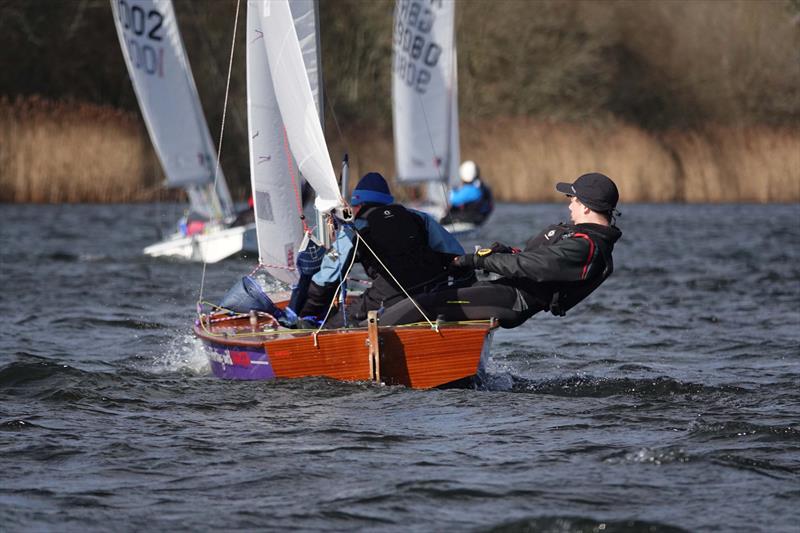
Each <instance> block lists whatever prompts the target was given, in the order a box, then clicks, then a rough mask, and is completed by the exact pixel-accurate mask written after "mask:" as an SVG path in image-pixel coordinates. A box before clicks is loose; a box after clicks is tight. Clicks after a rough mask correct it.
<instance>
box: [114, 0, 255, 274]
mask: <svg viewBox="0 0 800 533" xmlns="http://www.w3.org/2000/svg"><path fill="white" fill-rule="evenodd" d="M111 10H112V12H113V14H114V24H115V26H116V28H117V34H118V36H119V41H120V46H121V47H122V52H123V56H124V57H125V64H126V66H127V67H128V73H129V75H130V78H131V81H132V82H133V88H134V91H135V93H136V98H137V100H138V101H139V108H140V109H141V112H142V116H143V117H144V121H145V124H146V125H147V131H148V133H149V134H150V139H151V141H152V143H153V146H154V147H155V150H156V153H157V154H158V158H159V160H160V162H161V166H162V168H163V169H164V174H165V175H166V178H167V179H166V186H167V187H181V188H183V189H185V190H186V193H187V196H188V198H189V209H190V216H192V217H196V218H197V219H198V220H202V221H203V222H204V223H203V225H202V226H203V229H202V231H200V232H198V233H197V234H195V235H187V231H186V230H184V231H176V232H175V233H174V234H173V235H171V236H170V237H168V238H167V239H166V240H164V241H162V242H160V243H156V244H154V245H151V246H148V247H147V248H145V250H144V253H146V254H148V255H152V256H162V255H163V256H177V257H183V258H185V259H192V260H199V261H205V262H208V263H213V262H216V261H219V260H221V259H224V258H225V257H228V256H230V255H232V254H235V253H238V252H240V251H242V248H243V243H244V234H245V232H246V231H248V230H249V231H254V225H253V224H250V225H248V226H238V227H229V224H230V223H231V222H232V221H233V220H234V218H235V214H236V213H235V211H234V206H233V201H232V200H231V196H230V192H229V191H228V186H227V183H226V181H225V177H224V175H223V174H222V170H221V169H220V168H217V166H218V165H217V158H216V150H215V148H214V143H213V142H212V140H211V135H210V133H209V131H208V125H207V124H206V120H205V117H204V115H203V109H202V107H201V105H200V98H199V96H198V93H197V87H196V86H195V82H194V77H193V76H192V71H191V67H190V66H189V60H188V57H187V56H186V50H185V49H184V46H183V41H182V40H181V35H180V32H179V30H178V24H177V20H176V17H175V11H174V9H173V6H172V1H171V0H127V1H125V2H120V1H118V0H111Z"/></svg>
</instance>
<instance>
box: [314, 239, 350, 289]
mask: <svg viewBox="0 0 800 533" xmlns="http://www.w3.org/2000/svg"><path fill="white" fill-rule="evenodd" d="M331 248H333V249H334V250H336V258H335V259H334V258H332V257H331V254H325V258H324V259H323V260H322V266H321V267H320V269H319V272H317V273H316V274H314V277H313V278H312V281H313V282H314V283H316V284H317V285H320V286H324V285H328V284H330V283H336V284H337V285H338V284H339V281H340V280H341V276H342V271H343V270H344V269H345V268H346V267H347V265H348V264H350V263H349V259H350V254H351V253H352V251H353V237H352V236H351V234H350V232H349V231H347V230H346V229H345V228H341V229H340V230H339V232H338V233H337V234H336V240H335V241H334V242H333V245H332V246H331Z"/></svg>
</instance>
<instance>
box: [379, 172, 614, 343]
mask: <svg viewBox="0 0 800 533" xmlns="http://www.w3.org/2000/svg"><path fill="white" fill-rule="evenodd" d="M556 190H558V191H559V192H562V193H564V194H565V195H567V197H568V198H569V212H570V219H571V222H572V223H571V224H556V225H553V226H550V227H548V228H547V229H545V230H544V231H543V232H542V233H540V234H539V235H536V236H534V237H533V238H531V239H530V240H529V241H528V242H527V244H526V245H525V248H524V250H518V249H515V248H512V247H510V246H506V245H503V244H500V243H494V244H493V245H492V246H491V247H490V248H487V249H482V250H478V251H477V252H476V253H475V254H469V255H463V256H460V257H457V258H456V259H455V260H454V266H455V267H457V268H463V269H466V270H472V269H483V270H484V271H486V272H494V273H497V274H500V276H502V277H501V278H499V279H497V280H495V281H492V282H481V283H477V284H475V285H473V286H471V287H465V288H459V289H447V290H444V291H441V292H439V293H437V294H426V295H422V296H420V297H419V298H416V301H417V303H418V304H419V305H420V306H421V307H422V308H423V309H425V312H426V314H427V315H428V316H429V317H438V316H440V315H443V316H444V318H445V320H452V321H455V320H476V319H488V318H491V317H494V318H497V319H498V320H499V321H500V325H501V326H502V327H506V328H513V327H516V326H518V325H520V324H522V323H523V322H525V321H526V320H527V319H528V318H530V317H531V316H533V315H534V314H535V313H537V312H539V311H543V310H545V311H550V312H551V313H553V314H554V315H559V316H563V315H564V314H565V313H566V312H567V311H569V310H570V309H571V308H572V307H573V306H575V305H576V304H577V303H578V302H580V301H581V300H583V299H584V298H586V297H587V296H588V295H589V294H590V293H592V292H593V291H594V290H595V289H596V288H597V287H599V286H600V284H601V283H603V281H605V280H606V278H608V276H610V275H611V273H612V271H613V269H614V263H613V261H612V258H611V253H612V251H613V249H614V243H615V242H616V241H617V240H618V239H619V238H620V236H621V235H622V233H621V232H620V230H619V229H617V227H616V226H615V225H614V219H615V215H617V214H618V213H617V211H616V206H617V201H618V200H619V192H618V191H617V187H616V185H615V184H614V182H613V181H612V180H611V179H610V178H609V177H608V176H605V175H603V174H599V173H596V172H594V173H591V174H584V175H582V176H580V177H579V178H578V179H577V180H575V182H574V183H558V184H557V185H556ZM421 320H423V317H422V316H421V315H420V313H419V311H418V310H417V309H416V307H415V306H414V305H413V303H412V302H410V301H408V300H405V301H403V302H401V303H399V304H397V305H395V306H394V307H392V308H390V309H387V310H386V312H385V313H384V314H383V316H382V317H381V324H383V325H393V324H407V323H412V322H418V321H421Z"/></svg>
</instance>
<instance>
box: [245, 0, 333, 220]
mask: <svg viewBox="0 0 800 533" xmlns="http://www.w3.org/2000/svg"><path fill="white" fill-rule="evenodd" d="M254 6H255V7H256V10H257V13H258V15H259V19H260V25H261V30H262V35H263V42H264V46H265V47H266V52H267V57H268V63H269V70H270V74H271V76H272V82H273V87H274V89H275V97H276V99H277V102H278V107H279V108H280V113H281V117H282V118H283V124H284V127H285V128H286V135H287V137H288V140H289V145H290V147H291V151H292V154H293V155H294V157H295V160H296V161H297V165H298V167H299V169H300V172H301V174H302V175H303V177H304V178H305V179H306V180H307V181H308V182H309V184H311V186H312V187H313V188H314V191H315V192H316V193H317V198H316V200H315V207H316V209H317V210H318V211H320V212H325V211H331V210H333V209H336V208H340V207H343V206H344V200H343V199H342V195H341V193H340V192H339V188H338V186H337V184H336V176H335V174H334V171H333V165H332V164H331V160H330V156H329V155H328V147H327V145H326V144H325V136H324V134H323V132H322V126H321V124H320V116H319V112H318V105H319V103H318V100H316V99H315V98H314V95H313V94H312V88H311V83H310V81H309V76H308V73H307V71H306V65H305V63H304V60H303V51H302V50H301V45H300V42H299V39H298V33H297V30H295V26H294V23H293V18H292V11H291V9H290V7H289V3H288V2H287V0H272V1H269V2H256V3H254ZM314 31H316V30H314Z"/></svg>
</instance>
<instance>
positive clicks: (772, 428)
mask: <svg viewBox="0 0 800 533" xmlns="http://www.w3.org/2000/svg"><path fill="white" fill-rule="evenodd" d="M689 434H690V435H691V436H692V437H694V438H696V439H700V440H703V441H712V440H719V439H742V438H750V439H756V440H758V441H760V442H792V443H800V426H798V425H794V426H791V425H789V424H787V425H759V424H753V423H750V422H740V421H728V422H704V421H702V420H701V421H695V422H694V423H693V424H692V426H691V427H690V432H689Z"/></svg>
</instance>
